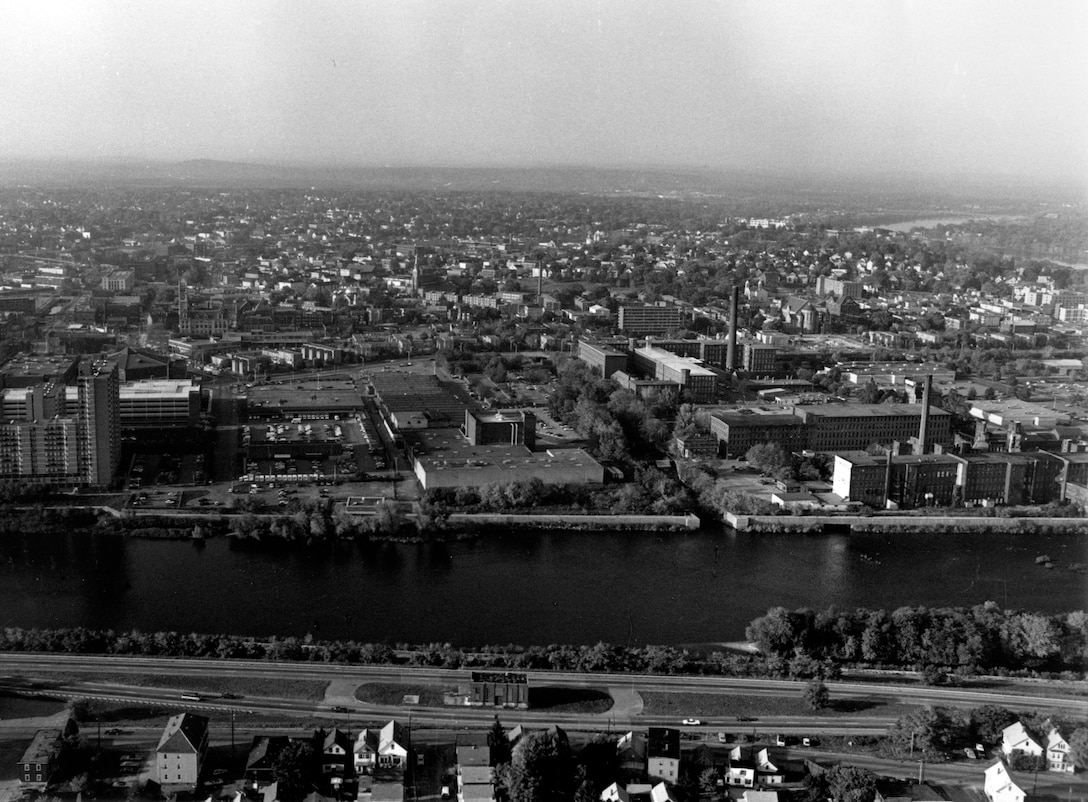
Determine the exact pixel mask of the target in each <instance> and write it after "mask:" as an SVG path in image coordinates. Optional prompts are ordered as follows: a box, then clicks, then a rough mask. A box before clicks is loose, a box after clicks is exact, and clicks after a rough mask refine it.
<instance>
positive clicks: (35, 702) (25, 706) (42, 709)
mask: <svg viewBox="0 0 1088 802" xmlns="http://www.w3.org/2000/svg"><path fill="white" fill-rule="evenodd" d="M62 710H64V702H61V701H58V700H56V699H33V698H30V697H26V696H5V695H0V719H3V720H4V721H7V720H8V719H13V718H40V717H42V716H52V715H54V714H56V713H59V712H60V711H62Z"/></svg>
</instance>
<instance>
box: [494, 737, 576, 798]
mask: <svg viewBox="0 0 1088 802" xmlns="http://www.w3.org/2000/svg"><path fill="white" fill-rule="evenodd" d="M501 776H502V785H503V786H504V787H505V789H506V793H507V794H508V795H509V798H510V800H511V802H567V800H569V799H570V798H571V797H572V796H573V794H574V792H575V790H576V788H575V779H576V778H575V764H574V759H573V758H572V757H571V753H570V746H569V745H567V743H566V741H564V740H560V739H557V738H556V737H555V736H554V735H552V734H551V733H549V732H538V733H531V734H529V735H526V736H525V737H523V738H522V739H521V740H520V741H518V744H517V746H515V747H514V751H513V753H512V754H511V756H510V763H509V764H508V765H507V767H506V769H505V771H503V772H501Z"/></svg>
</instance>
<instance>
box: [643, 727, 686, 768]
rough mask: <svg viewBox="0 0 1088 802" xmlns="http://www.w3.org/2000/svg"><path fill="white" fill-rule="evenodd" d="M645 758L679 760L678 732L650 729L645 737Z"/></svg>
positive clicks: (661, 728)
mask: <svg viewBox="0 0 1088 802" xmlns="http://www.w3.org/2000/svg"><path fill="white" fill-rule="evenodd" d="M646 756H647V757H667V758H672V759H674V760H679V759H680V730H674V729H670V728H668V727H650V729H649V730H648V732H647V735H646Z"/></svg>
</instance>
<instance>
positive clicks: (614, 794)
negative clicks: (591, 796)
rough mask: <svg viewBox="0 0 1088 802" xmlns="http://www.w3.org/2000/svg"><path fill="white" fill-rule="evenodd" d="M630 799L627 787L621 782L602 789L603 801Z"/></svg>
mask: <svg viewBox="0 0 1088 802" xmlns="http://www.w3.org/2000/svg"><path fill="white" fill-rule="evenodd" d="M630 800H631V797H630V795H628V793H627V789H626V788H624V787H623V786H622V785H620V784H619V783H612V784H611V785H610V786H608V787H607V788H605V789H604V790H603V791H601V802H630Z"/></svg>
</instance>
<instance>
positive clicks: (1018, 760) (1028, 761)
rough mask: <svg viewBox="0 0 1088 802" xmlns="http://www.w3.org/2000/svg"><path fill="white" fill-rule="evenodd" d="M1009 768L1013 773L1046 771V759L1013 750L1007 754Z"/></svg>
mask: <svg viewBox="0 0 1088 802" xmlns="http://www.w3.org/2000/svg"><path fill="white" fill-rule="evenodd" d="M1009 768H1011V769H1013V770H1014V771H1046V758H1045V757H1043V756H1042V755H1032V754H1029V753H1028V752H1025V751H1024V750H1023V749H1013V750H1012V752H1010V753H1009Z"/></svg>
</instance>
